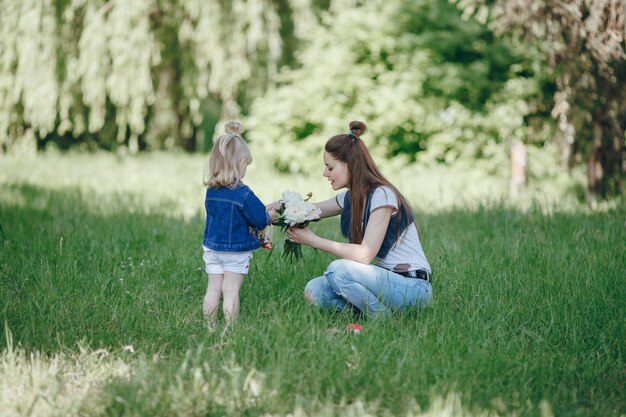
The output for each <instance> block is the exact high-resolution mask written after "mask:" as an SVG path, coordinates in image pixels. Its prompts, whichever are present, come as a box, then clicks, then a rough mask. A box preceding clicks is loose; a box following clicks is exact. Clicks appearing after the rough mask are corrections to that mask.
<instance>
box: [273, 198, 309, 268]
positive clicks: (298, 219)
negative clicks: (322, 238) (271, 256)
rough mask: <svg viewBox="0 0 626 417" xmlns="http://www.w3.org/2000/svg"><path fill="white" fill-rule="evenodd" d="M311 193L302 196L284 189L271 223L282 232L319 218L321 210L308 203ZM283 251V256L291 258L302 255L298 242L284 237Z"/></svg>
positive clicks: (303, 225)
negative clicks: (274, 218) (274, 217)
mask: <svg viewBox="0 0 626 417" xmlns="http://www.w3.org/2000/svg"><path fill="white" fill-rule="evenodd" d="M312 195H313V194H312V193H308V194H307V197H306V198H302V196H301V195H300V194H299V193H296V192H294V191H285V192H284V193H283V195H282V198H281V199H280V202H281V203H282V204H281V206H280V208H278V209H277V210H276V213H277V214H278V216H277V217H276V220H274V222H273V223H272V224H274V225H276V226H280V228H281V230H282V231H283V232H284V231H285V230H286V229H288V228H289V227H300V228H303V227H306V226H307V225H308V224H309V223H310V222H315V221H318V220H319V219H320V214H321V211H320V209H319V208H317V207H316V206H315V205H314V204H311V203H309V199H310V198H311V196H312ZM284 247H285V251H284V253H283V256H287V257H289V258H291V259H292V260H293V258H294V257H295V258H296V259H299V258H301V257H302V248H301V247H300V244H299V243H294V242H292V241H290V240H289V239H285V246H284Z"/></svg>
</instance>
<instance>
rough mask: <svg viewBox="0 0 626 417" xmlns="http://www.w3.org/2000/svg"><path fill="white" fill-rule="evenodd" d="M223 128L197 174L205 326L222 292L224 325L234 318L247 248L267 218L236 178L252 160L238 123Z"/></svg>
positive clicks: (255, 244) (246, 264) (247, 262)
mask: <svg viewBox="0 0 626 417" xmlns="http://www.w3.org/2000/svg"><path fill="white" fill-rule="evenodd" d="M225 131H226V132H225V133H224V134H223V135H222V136H220V137H219V138H217V139H216V140H215V142H214V144H213V149H212V150H211V157H210V159H209V163H208V165H207V167H206V169H205V172H204V178H203V182H204V185H205V186H206V187H207V190H206V197H205V200H204V206H205V208H206V226H205V229H204V239H203V242H202V246H203V249H204V256H203V259H204V262H205V264H206V272H207V274H208V281H209V283H208V287H207V292H206V295H205V296H204V302H203V304H202V311H203V313H204V316H205V318H206V319H207V323H208V327H209V329H213V328H214V326H215V322H216V318H217V311H218V306H219V302H220V299H221V298H222V297H223V298H224V300H223V306H222V308H223V312H224V319H225V321H226V324H227V325H229V324H231V323H232V322H233V321H234V320H235V319H236V318H237V316H238V314H239V289H240V288H241V284H242V283H243V278H244V276H245V275H246V274H247V273H248V268H249V265H250V259H251V258H252V251H254V250H256V249H258V248H259V247H260V243H259V241H258V239H257V238H256V237H255V235H256V232H257V231H259V230H263V229H265V228H266V227H267V226H268V225H269V223H270V214H269V213H268V212H267V210H266V208H265V205H264V204H263V203H262V202H261V201H260V200H259V199H258V198H257V196H256V195H254V193H253V192H252V190H251V189H250V188H249V187H248V186H246V185H244V184H243V182H242V179H243V177H244V176H245V174H246V168H247V167H248V165H250V164H251V163H252V156H251V155H250V149H249V148H248V145H246V143H245V142H244V141H243V139H242V138H241V134H242V133H243V126H242V125H241V123H238V122H229V123H227V124H226V127H225Z"/></svg>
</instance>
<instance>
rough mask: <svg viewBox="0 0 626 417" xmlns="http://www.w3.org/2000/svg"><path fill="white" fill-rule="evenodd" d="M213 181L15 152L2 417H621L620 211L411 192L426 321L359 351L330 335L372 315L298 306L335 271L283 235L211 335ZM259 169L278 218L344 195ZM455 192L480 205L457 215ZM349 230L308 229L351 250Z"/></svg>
mask: <svg viewBox="0 0 626 417" xmlns="http://www.w3.org/2000/svg"><path fill="white" fill-rule="evenodd" d="M203 164H204V158H203V157H199V156H194V157H191V156H183V155H173V156H168V155H163V154H156V155H148V156H142V157H139V158H134V159H119V158H115V157H113V156H108V155H96V156H94V155H91V156H89V155H69V156H54V155H48V156H45V157H41V158H38V159H25V160H24V159H20V158H17V157H6V156H2V157H0V189H1V190H2V191H1V192H0V227H1V229H0V232H1V233H0V239H1V242H0V247H1V248H2V249H1V252H0V314H1V315H2V316H1V318H2V321H3V322H4V328H5V333H6V336H5V337H2V338H0V348H2V354H1V356H0V409H1V410H3V413H2V415H6V416H14V415H15V416H22V415H33V416H35V415H36V416H52V415H55V416H56V415H58V416H66V415H88V416H107V415H125V416H171V415H176V416H207V415H210V416H213V415H224V416H231V415H241V416H244V415H245V416H264V415H276V416H278V415H281V416H284V415H287V414H291V415H293V416H313V415H335V416H345V415H352V416H365V415H402V416H404V415H414V416H417V415H424V416H431V415H433V416H434V415H447V416H467V415H502V416H504V415H506V416H509V415H511V416H513V415H514V416H519V415H530V416H534V415H541V416H549V415H556V416H620V415H624V413H626V401H625V400H624V398H625V397H626V396H625V390H624V381H625V380H626V368H625V366H624V353H625V340H626V338H625V335H626V322H625V317H626V314H625V313H626V311H625V308H624V300H626V285H625V284H626V268H625V266H626V224H625V221H626V208H625V207H624V204H623V203H619V202H618V203H615V202H614V203H611V204H603V205H600V207H596V208H594V209H590V208H588V207H585V206H582V205H579V206H575V205H573V204H572V203H571V202H570V201H569V200H568V203H567V204H565V203H564V204H563V205H561V206H559V205H555V204H553V203H551V204H548V205H546V204H542V202H541V201H539V200H537V199H535V200H533V201H531V202H530V203H529V202H528V201H527V200H524V201H523V202H522V204H523V205H520V206H515V205H511V204H508V203H506V201H505V198H504V197H503V196H504V194H503V191H502V190H503V188H502V184H503V182H502V181H501V180H497V179H485V183H488V184H493V186H494V187H495V188H494V189H498V190H500V191H498V192H493V191H489V190H488V191H484V190H481V189H480V187H478V185H480V184H478V185H477V183H476V180H475V178H474V177H472V176H466V177H465V180H466V181H470V180H471V183H472V184H473V185H474V187H475V188H473V189H472V188H471V186H470V185H469V184H465V185H464V184H463V182H462V180H463V179H462V178H461V179H459V178H445V177H441V178H436V176H434V175H433V174H432V173H431V174H428V175H431V177H428V178H425V179H424V178H420V177H413V178H406V179H403V181H404V184H405V185H404V187H408V184H411V183H414V184H416V186H415V187H412V188H411V190H410V192H407V195H409V197H410V199H411V201H412V202H413V204H414V206H415V208H416V211H417V218H418V221H419V223H420V227H421V230H422V235H423V238H424V249H425V251H426V255H427V257H428V258H429V260H430V263H431V265H432V266H433V268H434V272H435V277H434V283H433V287H434V298H433V303H432V304H431V305H430V306H429V307H428V308H426V309H425V310H423V311H413V312H410V313H408V314H405V315H403V316H399V317H394V318H391V319H383V320H377V321H361V324H362V325H363V327H364V331H363V332H362V333H361V334H360V335H345V334H331V333H328V332H326V331H325V330H326V329H328V328H341V327H343V326H345V324H346V323H348V322H350V321H354V320H358V319H355V318H354V317H351V316H350V315H347V314H346V315H333V314H329V313H328V312H320V311H318V310H316V309H314V308H312V307H310V306H309V305H307V304H306V303H305V302H304V300H303V298H302V290H303V288H304V285H305V284H306V282H307V280H308V279H310V278H312V277H314V276H318V275H321V274H322V272H323V270H324V267H325V265H326V264H328V262H329V261H330V260H331V259H332V258H331V257H330V256H328V255H326V254H323V253H321V252H320V253H315V252H314V251H313V250H311V249H310V248H305V249H304V255H305V259H303V260H302V261H301V262H298V263H293V264H292V263H290V262H288V261H285V260H283V258H282V257H281V248H280V246H281V245H280V241H281V240H282V236H281V235H280V233H279V231H278V230H277V229H275V230H274V232H273V235H274V236H273V237H274V240H275V242H276V243H277V245H276V246H277V249H276V250H275V251H274V252H273V253H271V254H270V252H267V251H258V252H256V253H255V256H254V259H253V261H252V262H253V265H252V269H251V272H250V274H249V276H248V277H247V278H246V282H245V283H244V286H243V288H242V293H241V304H242V308H241V319H240V321H239V322H238V323H237V325H236V326H235V327H234V328H231V329H228V330H227V331H224V332H222V331H218V332H215V333H208V332H207V331H205V330H204V327H203V322H202V315H201V307H200V305H201V300H202V296H203V294H204V290H205V285H206V276H205V274H204V272H203V263H202V259H201V256H202V251H201V239H202V232H203V228H204V213H203V206H202V203H203V189H202V186H201V184H200V178H201V174H202V167H203ZM253 167H254V165H253V166H252V167H251V170H250V172H249V174H248V178H247V180H248V181H247V182H248V183H249V184H250V185H251V186H252V188H253V189H254V190H255V191H256V192H257V194H259V195H260V196H261V197H262V199H263V200H264V201H267V202H269V201H270V200H271V199H273V198H278V197H279V195H280V192H281V191H282V190H285V189H288V188H289V189H294V190H297V191H300V192H302V193H306V192H308V191H313V192H314V193H315V197H319V198H326V197H328V196H330V195H332V193H331V190H330V189H329V187H328V185H327V183H326V182H325V179H323V178H322V177H321V176H320V177H318V178H301V177H289V176H278V175H277V174H272V173H271V171H270V170H269V169H267V168H264V167H257V168H256V170H255V169H252V168H253ZM397 175H400V174H397ZM415 175H419V171H417V173H416V174H415ZM424 175H425V176H426V175H427V174H424ZM449 175H452V174H449ZM390 176H392V177H393V175H390ZM398 181H399V182H402V181H400V180H398ZM459 181H460V182H459ZM422 183H423V184H425V185H424V187H423V189H424V190H426V191H427V192H429V193H430V194H429V195H428V196H425V197H424V199H420V198H419V193H420V190H421V189H422V187H418V186H417V185H419V184H422ZM446 184H456V185H455V187H459V188H460V189H461V188H462V189H465V190H467V194H466V196H472V197H471V198H470V197H467V198H463V196H459V197H460V198H461V200H460V201H462V203H458V201H457V203H456V204H455V200H454V198H452V197H454V193H451V192H450V191H447V188H446ZM498 187H500V188H498ZM403 189H404V188H403ZM434 190H440V191H439V193H440V196H441V195H443V194H445V196H446V198H447V199H448V200H449V202H448V203H446V204H440V205H437V204H436V200H437V196H436V195H433V194H436V193H435V191H434ZM441 190H443V191H441ZM426 191H425V192H426ZM498 193H499V194H498ZM315 197H314V200H315V199H316V198H315ZM494 201H499V202H498V203H494ZM564 201H565V200H564ZM424 202H428V204H425V203H424ZM337 226H338V224H337V222H336V220H327V221H324V222H320V223H316V224H313V226H312V227H313V228H314V229H315V230H316V231H317V232H318V233H320V234H322V235H324V236H328V237H335V238H337V239H339V232H338V230H337V229H338V227H337Z"/></svg>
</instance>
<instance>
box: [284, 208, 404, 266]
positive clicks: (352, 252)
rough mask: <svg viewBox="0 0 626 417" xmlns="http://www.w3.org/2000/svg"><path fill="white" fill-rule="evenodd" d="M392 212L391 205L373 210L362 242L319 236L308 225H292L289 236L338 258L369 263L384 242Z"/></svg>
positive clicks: (292, 239) (296, 241)
mask: <svg viewBox="0 0 626 417" xmlns="http://www.w3.org/2000/svg"><path fill="white" fill-rule="evenodd" d="M335 204H336V203H335ZM391 212H392V208H390V207H383V208H379V209H377V210H375V211H373V212H372V214H371V216H370V219H369V222H368V223H367V228H366V229H365V236H364V237H363V241H362V242H361V243H360V244H355V243H341V242H335V241H334V240H329V239H324V238H322V237H319V236H317V235H316V234H315V233H314V232H313V231H312V230H311V229H309V228H308V227H307V228H304V229H298V228H295V227H292V228H290V229H289V230H288V231H287V236H288V237H289V239H290V240H291V241H292V242H295V243H301V244H303V245H309V246H311V247H314V248H315V249H320V250H323V251H324V252H328V253H330V254H331V255H334V256H336V257H338V258H342V259H350V260H353V261H357V262H361V263H364V264H369V263H370V262H372V260H373V259H374V258H375V257H376V254H377V253H378V251H379V250H380V246H381V245H382V244H383V239H384V238H385V233H386V232H387V226H389V221H390V219H391Z"/></svg>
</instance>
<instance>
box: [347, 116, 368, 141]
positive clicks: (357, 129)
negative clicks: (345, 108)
mask: <svg viewBox="0 0 626 417" xmlns="http://www.w3.org/2000/svg"><path fill="white" fill-rule="evenodd" d="M350 130H351V131H352V134H353V135H354V136H356V137H357V138H360V137H361V135H362V134H364V133H365V132H367V126H365V123H363V122H360V121H358V120H355V121H353V122H350Z"/></svg>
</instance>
